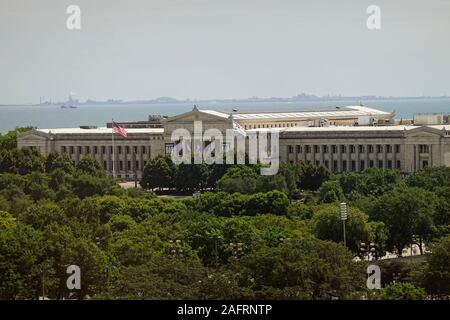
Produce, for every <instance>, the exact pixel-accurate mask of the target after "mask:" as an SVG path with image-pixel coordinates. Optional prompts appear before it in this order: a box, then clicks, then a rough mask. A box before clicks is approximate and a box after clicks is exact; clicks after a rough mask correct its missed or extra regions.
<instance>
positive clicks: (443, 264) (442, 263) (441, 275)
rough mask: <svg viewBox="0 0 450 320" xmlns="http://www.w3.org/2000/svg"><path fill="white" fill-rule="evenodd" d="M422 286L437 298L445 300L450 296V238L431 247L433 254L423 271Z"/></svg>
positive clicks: (447, 237)
mask: <svg viewBox="0 0 450 320" xmlns="http://www.w3.org/2000/svg"><path fill="white" fill-rule="evenodd" d="M422 285H423V287H424V288H425V289H426V291H427V292H428V293H429V294H431V295H433V296H435V297H438V298H444V299H445V298H448V297H449V296H450V236H446V237H444V238H442V239H440V240H439V241H437V242H436V243H434V244H433V245H432V246H431V253H430V254H429V255H428V258H427V264H426V267H425V268H424V269H423V274H422Z"/></svg>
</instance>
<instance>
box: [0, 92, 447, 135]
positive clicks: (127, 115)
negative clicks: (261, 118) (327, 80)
mask: <svg viewBox="0 0 450 320" xmlns="http://www.w3.org/2000/svg"><path fill="white" fill-rule="evenodd" d="M358 103H359V102H358V101H354V100H353V101H343V100H339V101H330V100H327V101H298V102H239V103H234V102H233V103H231V102H227V103H212V102H211V103H200V104H199V108H200V109H214V110H218V111H224V112H231V111H232V110H233V109H235V108H236V109H238V110H239V111H240V112H254V111H301V110H320V109H326V108H328V107H336V106H345V105H358ZM364 104H365V105H366V106H370V107H374V108H377V109H380V110H385V111H394V110H395V113H396V118H398V119H400V118H412V117H413V114H414V113H440V112H445V113H450V99H404V100H398V99H395V100H373V101H370V100H364ZM192 106H193V103H188V102H183V103H181V102H180V103H161V104H154V103H152V104H120V105H118V104H110V105H107V104H104V105H80V106H78V108H76V109H61V108H60V107H59V106H0V133H6V132H8V131H9V130H12V129H14V128H15V127H25V126H33V127H38V128H50V129H52V128H70V127H78V126H80V125H96V126H105V124H106V122H108V121H110V120H111V119H112V118H114V119H115V120H117V121H136V120H146V119H147V118H148V115H150V114H160V115H167V116H172V115H176V114H180V113H183V112H187V111H190V110H192Z"/></svg>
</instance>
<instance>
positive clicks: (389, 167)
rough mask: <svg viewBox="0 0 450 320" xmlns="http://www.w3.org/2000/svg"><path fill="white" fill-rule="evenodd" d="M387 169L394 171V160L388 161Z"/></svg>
mask: <svg viewBox="0 0 450 320" xmlns="http://www.w3.org/2000/svg"><path fill="white" fill-rule="evenodd" d="M387 167H388V169H392V160H388V161H387Z"/></svg>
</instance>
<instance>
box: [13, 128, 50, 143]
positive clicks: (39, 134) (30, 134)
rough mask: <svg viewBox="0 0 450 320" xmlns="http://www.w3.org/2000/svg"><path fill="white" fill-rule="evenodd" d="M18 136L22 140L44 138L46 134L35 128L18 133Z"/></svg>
mask: <svg viewBox="0 0 450 320" xmlns="http://www.w3.org/2000/svg"><path fill="white" fill-rule="evenodd" d="M19 137H20V139H21V140H23V141H27V140H28V141H33V140H46V139H47V137H46V134H45V133H42V132H39V131H36V130H30V131H27V132H23V133H19Z"/></svg>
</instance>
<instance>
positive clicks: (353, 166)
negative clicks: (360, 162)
mask: <svg viewBox="0 0 450 320" xmlns="http://www.w3.org/2000/svg"><path fill="white" fill-rule="evenodd" d="M352 171H356V161H355V160H352Z"/></svg>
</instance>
